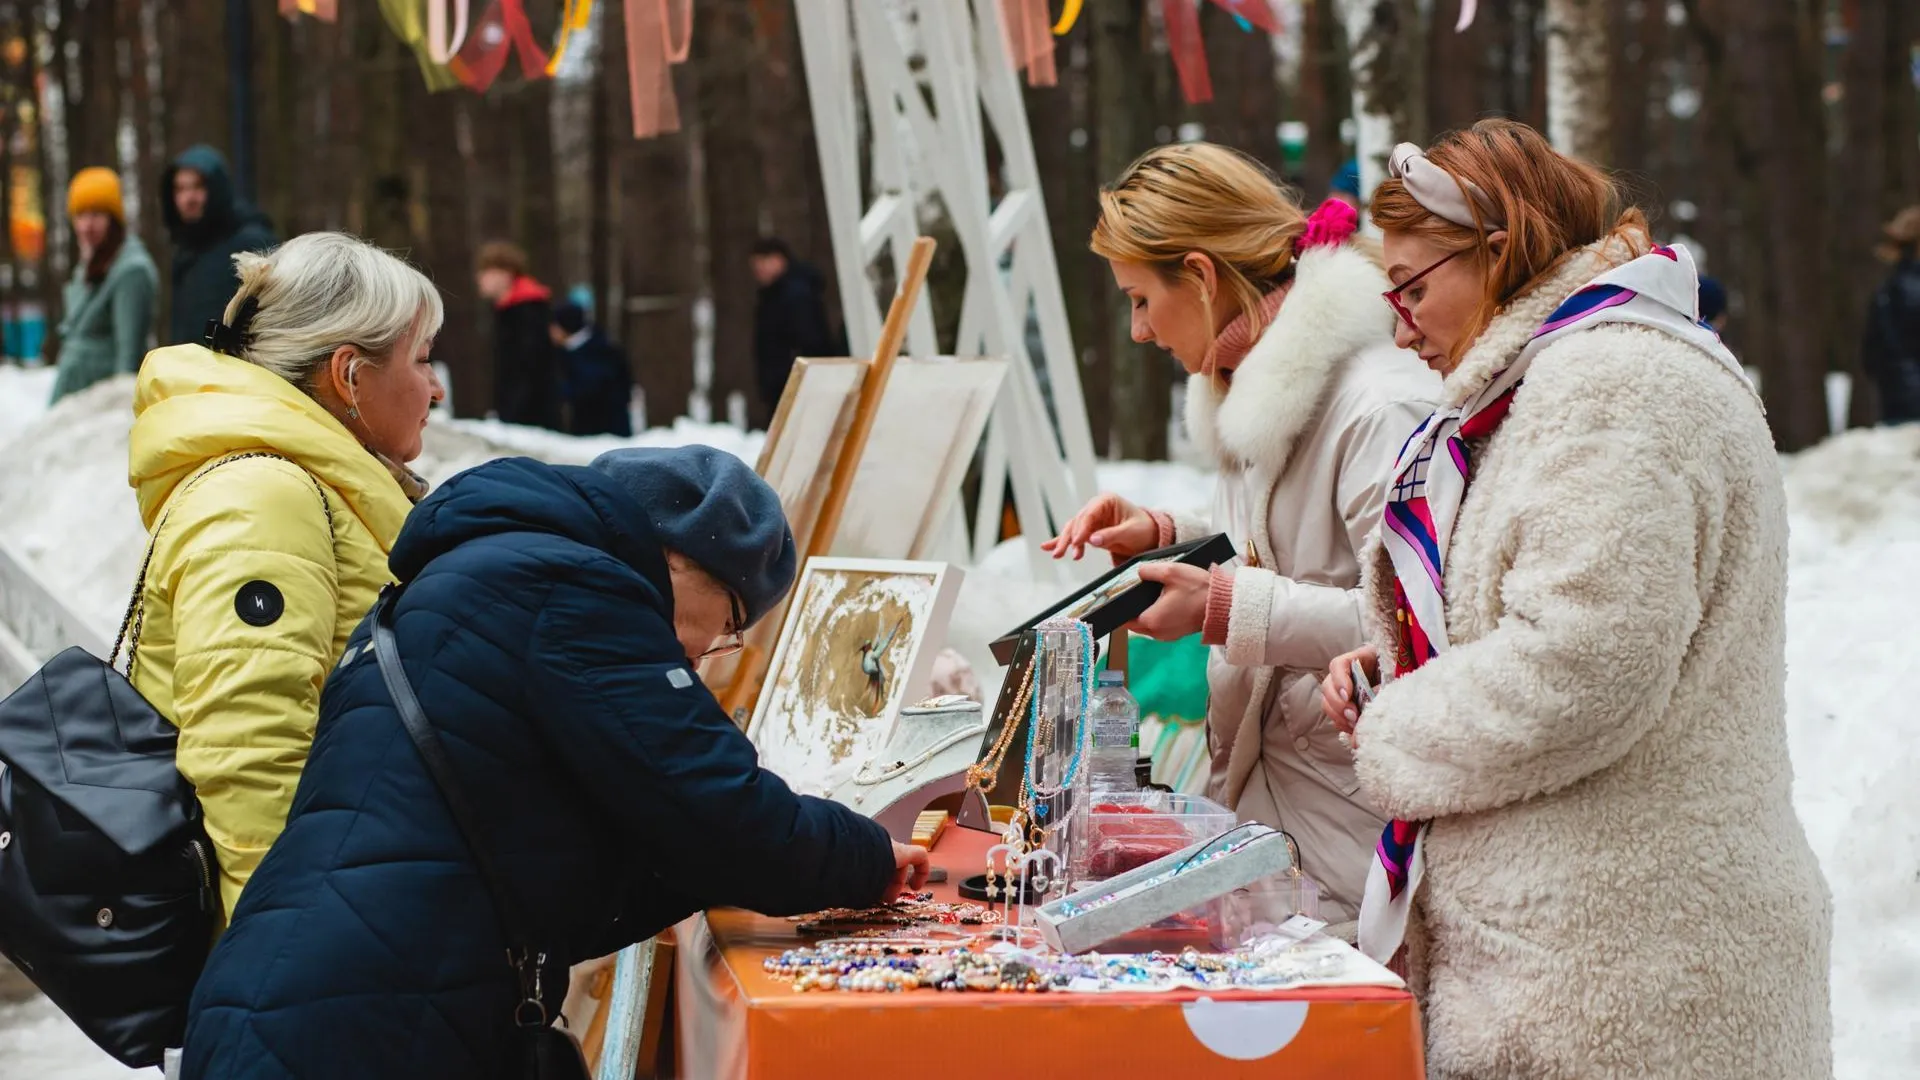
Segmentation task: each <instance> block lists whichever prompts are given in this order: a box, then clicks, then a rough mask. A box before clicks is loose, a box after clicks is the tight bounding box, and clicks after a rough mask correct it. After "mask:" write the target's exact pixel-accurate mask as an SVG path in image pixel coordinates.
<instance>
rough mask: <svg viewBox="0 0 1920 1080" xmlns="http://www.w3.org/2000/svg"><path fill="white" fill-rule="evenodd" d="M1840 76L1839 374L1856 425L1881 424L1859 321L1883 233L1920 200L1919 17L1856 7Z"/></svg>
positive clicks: (1880, 3)
mask: <svg viewBox="0 0 1920 1080" xmlns="http://www.w3.org/2000/svg"><path fill="white" fill-rule="evenodd" d="M1850 10H1851V12H1852V13H1853V15H1854V18H1855V21H1854V24H1853V25H1852V26H1850V27H1849V28H1848V35H1847V48H1846V55H1845V57H1844V59H1843V61H1842V67H1841V74H1842V77H1843V78H1844V80H1845V82H1844V86H1845V90H1846V94H1845V97H1844V98H1843V99H1842V100H1843V102H1844V105H1845V128H1844V137H1845V144H1844V147H1843V149H1842V151H1841V152H1840V153H1839V154H1837V155H1835V156H1834V158H1833V169H1832V176H1831V185H1832V186H1831V191H1832V194H1833V203H1832V209H1833V228H1832V229H1831V230H1830V235H1831V237H1832V242H1833V259H1834V267H1835V269H1836V270H1837V271H1838V272H1837V273H1836V274H1834V285H1835V287H1836V289H1837V292H1836V294H1835V297H1834V304H1835V307H1836V311H1838V312H1839V313H1840V318H1839V320H1837V323H1836V326H1835V333H1834V337H1833V344H1834V354H1833V365H1834V367H1835V368H1837V369H1839V370H1842V371H1846V372H1847V373H1849V374H1850V375H1852V376H1853V397H1852V403H1851V409H1850V413H1851V415H1850V416H1849V423H1850V424H1855V425H1859V424H1872V423H1875V422H1876V421H1878V419H1879V416H1880V408H1879V392H1878V388H1877V387H1875V386H1874V385H1873V380H1872V379H1870V378H1867V377H1866V373H1865V372H1864V371H1863V370H1862V369H1861V367H1860V348H1859V343H1860V337H1861V331H1860V320H1861V317H1862V315H1863V313H1864V312H1865V311H1866V309H1867V303H1868V297H1869V296H1871V295H1872V293H1873V290H1874V289H1875V288H1876V287H1877V286H1878V285H1879V279H1880V277H1881V275H1882V274H1884V273H1885V267H1884V266H1882V265H1881V264H1880V263H1879V262H1877V261H1876V260H1875V259H1874V257H1873V249H1874V246H1875V245H1876V244H1877V242H1878V241H1879V237H1880V229H1881V226H1882V225H1883V224H1884V223H1885V222H1886V221H1887V220H1888V219H1889V218H1891V217H1892V216H1893V214H1894V213H1895V212H1897V211H1898V210H1899V209H1900V208H1901V207H1902V206H1903V205H1908V204H1910V203H1912V202H1913V201H1914V200H1915V187H1916V185H1915V176H1914V165H1913V162H1914V158H1915V149H1914V144H1915V134H1914V133H1915V131H1916V130H1920V122H1916V116H1915V113H1916V111H1917V110H1916V103H1915V95H1914V89H1913V81H1912V79H1913V76H1912V67H1911V65H1912V59H1911V58H1912V49H1913V42H1914V37H1915V35H1916V33H1917V32H1920V13H1916V11H1915V9H1914V7H1913V5H1912V4H1911V3H1906V2H1903V0H1858V2H1857V3H1855V4H1853V5H1851V8H1850Z"/></svg>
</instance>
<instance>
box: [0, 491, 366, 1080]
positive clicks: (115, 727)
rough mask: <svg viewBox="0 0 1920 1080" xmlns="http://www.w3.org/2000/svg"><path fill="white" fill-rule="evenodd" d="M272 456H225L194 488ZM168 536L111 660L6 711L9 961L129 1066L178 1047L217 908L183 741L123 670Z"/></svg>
mask: <svg viewBox="0 0 1920 1080" xmlns="http://www.w3.org/2000/svg"><path fill="white" fill-rule="evenodd" d="M276 456H278V455H272V454H258V453H250V454H238V455H235V456H233V457H227V458H222V459H221V460H219V461H216V462H214V463H213V464H211V465H208V466H207V467H206V468H204V469H202V470H200V472H199V473H198V474H196V475H195V476H194V477H193V478H192V479H191V480H189V481H188V484H189V485H191V484H193V483H196V482H197V481H198V480H199V479H200V477H203V476H205V475H206V474H207V473H210V472H212V471H213V470H214V469H217V468H219V467H220V466H221V465H225V464H227V463H228V462H231V461H240V460H243V459H245V458H250V457H276ZM318 486H319V484H318V481H315V487H316V489H317V488H318ZM183 490H184V489H183ZM325 498H326V496H325V493H324V492H323V493H322V494H321V499H322V501H323V502H324V501H325ZM329 521H331V514H329ZM165 526H166V517H165V516H164V515H163V516H162V517H161V519H160V522H159V524H158V525H156V526H155V527H154V530H153V536H154V539H153V541H152V542H150V543H149V545H148V547H147V554H146V558H145V560H144V561H143V562H142V563H141V566H140V577H139V580H138V581H137V582H136V583H135V584H134V587H133V599H132V601H131V602H130V603H128V605H127V614H126V618H125V619H123V620H122V621H121V624H120V633H119V635H118V636H117V637H116V638H115V640H114V643H113V652H112V653H111V654H110V655H109V656H108V658H107V659H105V660H102V659H100V658H99V657H96V656H94V655H92V654H90V653H88V652H87V651H86V650H84V649H79V648H72V649H68V650H66V651H65V652H63V653H61V654H60V655H58V656H56V657H54V658H53V660H52V661H50V662H49V663H48V664H47V665H46V666H45V667H43V668H41V669H40V670H39V671H38V672H36V673H34V675H33V677H32V678H30V679H28V680H27V681H26V683H25V684H24V685H22V686H21V687H20V688H19V689H18V690H15V691H14V692H13V694H12V695H11V696H9V697H8V698H7V699H6V700H5V701H0V953H4V954H5V955H6V957H7V958H8V959H9V960H12V961H13V963H14V964H15V966H17V967H19V969H20V971H21V972H22V973H23V974H24V975H26V977H27V978H28V979H30V980H32V981H33V984H34V985H35V986H37V987H39V988H40V991H41V992H42V993H44V994H46V995H47V997H48V998H49V999H51V1000H52V1001H53V1003H54V1004H55V1005H57V1006H59V1007H60V1011H62V1012H64V1013H66V1014H67V1017H68V1018H69V1019H71V1020H72V1021H73V1022H74V1024H75V1025H77V1026H78V1027H79V1028H80V1030H81V1031H83V1032H85V1033H86V1034H87V1037H88V1038H90V1039H92V1040H93V1041H94V1042H95V1043H97V1044H98V1045H99V1046H100V1048H101V1049H102V1050H105V1051H106V1052H107V1053H109V1054H111V1055H113V1056H114V1057H115V1058H116V1059H118V1060H119V1061H120V1062H121V1064H124V1065H128V1066H132V1067H134V1068H143V1067H147V1066H158V1065H160V1064H161V1059H162V1055H163V1054H164V1052H165V1051H166V1049H167V1048H169V1047H177V1046H179V1045H181V1042H182V1037H183V1036H184V1035H185V1034H186V1026H187V1002H188V999H189V997H191V995H192V993H193V984H194V982H195V980H197V979H198V978H199V977H200V969H201V967H202V966H204V965H205V963H206V959H207V953H208V951H209V949H210V948H211V947H212V944H213V931H214V925H215V920H216V917H217V915H218V913H219V906H220V894H219V890H218V888H217V886H216V877H215V874H216V870H215V866H214V858H213V846H212V844H211V843H210V842H209V841H208V840H207V834H206V830H205V829H204V828H202V826H201V822H200V802H199V800H198V799H197V798H196V797H195V795H194V790H193V785H192V784H189V783H188V782H187V780H186V778H185V777H183V776H181V775H180V772H179V770H178V769H177V768H175V766H174V745H175V742H176V741H177V739H178V732H177V731H176V730H175V728H174V726H173V724H172V723H171V722H170V721H168V720H167V718H166V717H164V716H162V715H160V713H159V711H158V710H156V709H155V708H154V707H153V706H152V705H151V704H149V703H148V702H147V700H146V699H145V698H143V697H141V696H140V692H139V691H137V690H135V689H134V688H133V684H132V683H130V682H128V681H127V677H126V676H123V675H121V674H120V672H119V671H118V670H116V669H115V662H116V661H117V659H118V658H119V655H120V645H121V642H122V641H125V642H126V643H127V670H128V671H132V670H133V660H134V657H135V655H136V653H137V651H138V649H139V647H140V627H141V624H142V622H143V617H144V615H145V611H144V605H143V604H142V603H141V601H142V598H143V596H144V593H145V589H146V581H147V569H148V567H149V566H151V565H152V563H153V553H154V544H155V543H157V542H158V539H159V536H160V530H161V529H162V528H164V527H165Z"/></svg>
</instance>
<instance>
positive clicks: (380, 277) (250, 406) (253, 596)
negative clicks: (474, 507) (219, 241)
mask: <svg viewBox="0 0 1920 1080" xmlns="http://www.w3.org/2000/svg"><path fill="white" fill-rule="evenodd" d="M234 261H235V263H236V265H237V266H238V268H239V274H240V289H239V291H238V292H237V293H235V294H234V297H233V299H232V300H231V301H230V302H229V303H228V304H227V308H226V314H225V318H224V322H223V324H222V325H221V327H220V328H219V330H218V331H216V333H215V335H214V339H213V344H214V346H215V347H211V348H210V347H208V346H203V345H175V346H170V347H168V348H164V349H158V350H155V351H154V352H153V353H151V354H149V355H148V356H147V359H146V361H145V363H144V364H143V365H142V366H141V370H140V380H139V383H138V389H137V392H136V395H135V399H134V414H135V420H134V425H133V433H132V438H131V448H130V463H129V471H130V474H131V480H132V484H133V486H134V488H135V490H136V491H137V492H138V493H139V498H140V513H141V517H142V518H143V519H144V520H145V522H146V524H147V526H148V528H149V529H151V530H152V532H153V538H152V541H151V548H150V554H149V557H148V564H147V567H146V571H145V586H144V589H143V591H142V596H141V611H140V615H139V618H138V621H137V622H136V624H135V626H134V627H133V631H134V635H135V654H134V660H133V663H132V667H131V671H132V678H133V684H134V686H135V687H136V688H137V689H139V691H140V692H141V693H142V694H144V695H146V697H147V700H149V701H151V702H152V703H153V705H154V707H155V708H157V709H159V710H160V712H161V713H162V714H164V715H165V716H167V717H168V718H169V719H170V720H172V721H173V722H174V724H175V725H176V726H178V727H179V729H180V744H179V764H180V771H181V773H182V774H183V775H184V776H186V778H187V779H188V780H190V781H192V782H193V785H194V787H195V789H196V790H197V791H198V792H199V796H200V803H201V806H202V808H203V810H204V811H205V814H206V826H207V833H208V836H209V837H210V838H211V839H212V841H213V847H214V852H215V855H216V857H217V859H218V862H219V876H220V895H221V901H222V904H223V910H224V911H225V912H228V913H231V912H232V911H233V909H234V905H235V904H236V903H237V902H238V901H239V898H240V892H241V889H242V888H243V887H244V886H245V885H246V883H247V878H248V877H249V876H250V875H251V874H252V873H253V870H254V868H255V867H256V866H257V865H258V864H259V862H260V859H261V857H262V856H263V855H265V854H266V851H267V848H268V847H269V846H271V845H272V843H273V841H274V839H275V838H276V837H277V836H279V834H280V830H281V827H282V826H283V824H284V823H285V821H286V817H287V808H288V806H289V804H290V803H291V802H292V800H293V791H294V786H295V784H296V783H297V782H298V781H299V779H300V771H301V769H302V767H303V766H304V765H305V763H306V759H307V749H308V746H309V744H310V743H311V742H312V740H313V728H314V718H315V716H316V714H317V713H318V707H319V701H320V687H321V684H322V683H324V682H325V681H326V676H327V672H328V671H329V670H330V669H331V668H332V667H333V665H334V663H335V662H336V661H337V660H339V658H340V654H341V651H342V650H343V649H344V648H345V646H346V642H347V635H348V634H349V633H351V632H352V630H353V628H354V626H355V625H356V624H357V623H358V622H359V621H360V617H361V616H362V615H364V614H366V612H367V609H368V608H370V607H371V606H372V605H373V601H374V598H375V597H376V595H377V594H378V593H379V590H380V587H381V586H382V585H383V584H385V583H386V582H387V581H388V580H389V576H388V572H387V552H388V551H389V549H391V547H392V546H393V542H394V538H395V537H396V536H398V535H399V532H400V526H401V524H402V523H403V522H404V521H405V520H406V518H407V513H408V511H409V510H410V509H411V508H412V501H411V500H413V499H417V498H418V497H420V496H422V495H424V494H425V485H424V483H423V482H421V481H420V480H419V479H418V478H417V477H415V476H413V474H411V473H410V472H408V471H407V470H406V468H405V465H404V463H405V462H408V461H411V460H413V459H414V458H415V457H418V456H419V454H420V439H421V430H422V429H423V428H424V427H425V426H426V423H427V413H428V410H429V409H430V408H431V407H432V405H433V403H434V402H436V401H438V400H440V398H441V397H442V391H441V388H440V384H439V382H438V380H437V379H436V378H435V376H434V372H433V368H432V365H431V364H430V363H429V362H428V353H429V352H430V351H431V350H432V347H433V338H434V335H435V334H436V333H438V331H439V329H440V321H441V317H442V316H441V304H440V294H439V293H438V292H437V291H436V290H435V289H434V287H433V284H432V282H430V281H428V280H427V279H426V277H424V276H423V275H422V274H420V273H419V272H418V271H416V270H414V269H413V268H411V267H409V266H408V265H407V264H405V263H404V262H401V261H400V260H399V259H397V258H395V257H394V256H392V255H389V254H388V253H386V252H384V251H382V250H380V249H379V248H376V247H374V246H373V245H371V244H368V243H365V242H364V241H361V240H357V239H355V238H353V237H350V236H344V235H341V234H339V233H314V234H310V235H307V236H300V237H296V238H294V239H292V240H289V241H288V242H287V243H285V244H283V245H281V246H280V247H279V248H276V249H274V250H273V251H272V252H270V253H267V254H264V255H262V254H251V253H247V254H241V255H237V256H235V257H234Z"/></svg>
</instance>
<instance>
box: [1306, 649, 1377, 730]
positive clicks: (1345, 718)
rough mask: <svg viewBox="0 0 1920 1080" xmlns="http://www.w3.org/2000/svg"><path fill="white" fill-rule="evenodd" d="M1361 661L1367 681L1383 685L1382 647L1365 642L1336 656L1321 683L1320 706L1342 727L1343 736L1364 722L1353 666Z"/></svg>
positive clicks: (1328, 717) (1334, 724)
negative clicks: (1355, 689)
mask: <svg viewBox="0 0 1920 1080" xmlns="http://www.w3.org/2000/svg"><path fill="white" fill-rule="evenodd" d="M1356 660H1357V661H1359V663H1360V670H1362V671H1364V672H1366V675H1367V681H1369V682H1371V683H1373V684H1374V685H1375V686H1378V685H1380V650H1378V649H1376V648H1374V647H1373V646H1371V645H1362V646H1360V647H1359V648H1357V649H1355V650H1353V651H1352V652H1350V653H1342V654H1341V655H1339V656H1337V657H1335V658H1334V660H1333V663H1332V665H1331V666H1330V667H1329V668H1328V671H1327V677H1326V678H1325V679H1324V680H1322V681H1321V683H1320V708H1321V709H1322V710H1323V711H1324V712H1325V713H1326V714H1327V719H1329V720H1331V721H1333V726H1334V727H1336V728H1339V729H1340V733H1341V734H1342V735H1349V736H1351V735H1352V734H1353V728H1354V725H1355V724H1358V723H1359V722H1360V710H1361V707H1362V706H1361V704H1360V702H1358V701H1356V700H1354V693H1353V665H1354V662H1355V661H1356Z"/></svg>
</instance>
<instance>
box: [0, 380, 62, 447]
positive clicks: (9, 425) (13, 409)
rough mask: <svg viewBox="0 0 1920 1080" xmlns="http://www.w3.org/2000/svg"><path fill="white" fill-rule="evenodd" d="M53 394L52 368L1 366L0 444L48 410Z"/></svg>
mask: <svg viewBox="0 0 1920 1080" xmlns="http://www.w3.org/2000/svg"><path fill="white" fill-rule="evenodd" d="M51 393H53V369H52V368H50V367H39V368H22V367H15V366H14V365H12V364H0V443H4V442H6V441H7V440H8V439H10V438H12V437H13V435H14V433H15V432H18V431H19V430H20V429H22V428H24V427H26V426H27V425H28V424H29V423H32V422H33V420H34V419H36V418H37V417H39V415H40V414H41V413H43V412H46V411H47V395H48V394H51Z"/></svg>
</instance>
